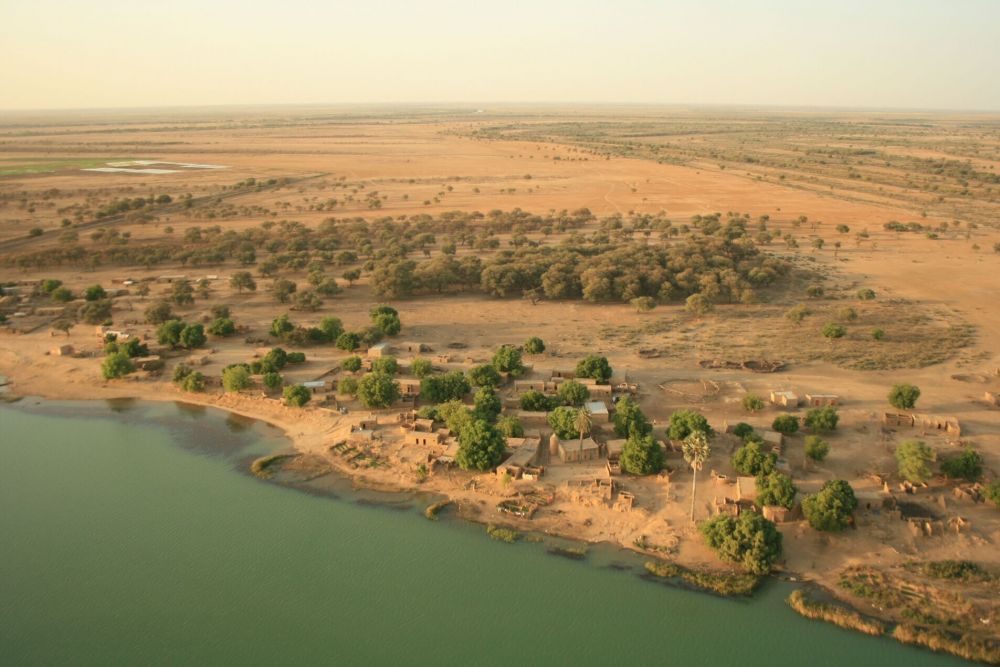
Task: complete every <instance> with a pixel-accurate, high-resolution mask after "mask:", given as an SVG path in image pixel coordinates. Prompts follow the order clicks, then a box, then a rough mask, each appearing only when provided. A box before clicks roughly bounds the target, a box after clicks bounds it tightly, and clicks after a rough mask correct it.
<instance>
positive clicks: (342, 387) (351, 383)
mask: <svg viewBox="0 0 1000 667" xmlns="http://www.w3.org/2000/svg"><path fill="white" fill-rule="evenodd" d="M337 393H338V394H346V395H348V396H354V395H355V394H357V393H358V379H357V378H356V377H352V376H350V375H345V376H344V377H342V378H340V382H338V383H337Z"/></svg>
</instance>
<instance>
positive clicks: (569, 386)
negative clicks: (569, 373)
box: [558, 380, 590, 407]
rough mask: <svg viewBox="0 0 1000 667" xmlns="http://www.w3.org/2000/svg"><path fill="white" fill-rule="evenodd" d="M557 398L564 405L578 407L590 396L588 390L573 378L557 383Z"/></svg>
mask: <svg viewBox="0 0 1000 667" xmlns="http://www.w3.org/2000/svg"><path fill="white" fill-rule="evenodd" d="M558 394H559V398H561V399H562V401H563V403H565V404H566V405H572V406H576V407H579V406H581V405H583V404H584V403H585V402H586V401H587V399H589V398H590V390H589V389H587V387H585V386H584V385H582V384H580V383H579V382H577V381H575V380H567V381H566V382H563V383H562V384H560V385H559V391H558Z"/></svg>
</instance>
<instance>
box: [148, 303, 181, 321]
mask: <svg viewBox="0 0 1000 667" xmlns="http://www.w3.org/2000/svg"><path fill="white" fill-rule="evenodd" d="M144 315H145V317H146V323H147V324H163V323H164V322H166V321H167V320H172V319H174V313H173V311H172V310H171V309H170V304H169V303H167V302H166V301H157V302H156V303H151V304H149V306H148V307H147V308H146V312H145V313H144Z"/></svg>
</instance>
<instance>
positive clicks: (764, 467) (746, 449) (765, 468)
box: [732, 441, 778, 477]
mask: <svg viewBox="0 0 1000 667" xmlns="http://www.w3.org/2000/svg"><path fill="white" fill-rule="evenodd" d="M777 462H778V456H777V454H775V453H774V452H767V453H765V452H763V451H761V446H760V443H758V442H754V441H750V442H747V443H746V444H744V445H743V446H742V447H740V448H739V449H737V450H736V452H735V453H733V459H732V464H733V468H735V469H736V472H738V473H740V474H741V475H750V476H753V477H756V476H757V475H767V474H770V473H771V471H773V470H774V464H775V463H777Z"/></svg>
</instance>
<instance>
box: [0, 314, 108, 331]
mask: <svg viewBox="0 0 1000 667" xmlns="http://www.w3.org/2000/svg"><path fill="white" fill-rule="evenodd" d="M5 321H6V316H5V317H4V319H0V323H2V322H5ZM73 324H74V322H73V320H56V321H55V322H53V323H52V328H53V329H55V330H56V331H62V332H63V333H64V334H66V335H67V336H69V330H70V329H72V328H73ZM94 324H96V322H95V323H94Z"/></svg>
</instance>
